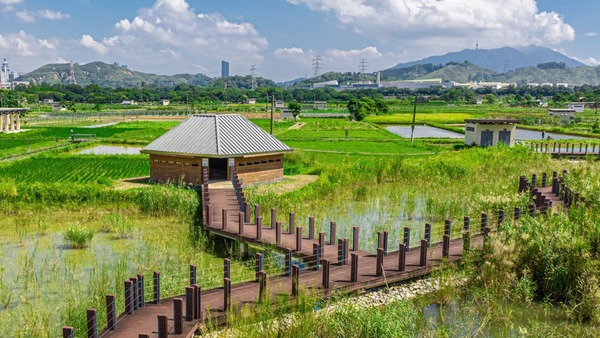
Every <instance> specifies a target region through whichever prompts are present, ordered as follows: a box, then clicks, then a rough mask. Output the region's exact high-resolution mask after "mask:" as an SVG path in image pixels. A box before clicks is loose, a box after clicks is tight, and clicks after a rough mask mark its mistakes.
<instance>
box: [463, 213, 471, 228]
mask: <svg viewBox="0 0 600 338" xmlns="http://www.w3.org/2000/svg"><path fill="white" fill-rule="evenodd" d="M463 230H464V231H470V230H471V217H469V216H465V217H463Z"/></svg>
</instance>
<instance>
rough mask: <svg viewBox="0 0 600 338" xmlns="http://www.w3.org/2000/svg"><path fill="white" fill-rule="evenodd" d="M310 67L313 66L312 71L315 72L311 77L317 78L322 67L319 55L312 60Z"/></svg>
mask: <svg viewBox="0 0 600 338" xmlns="http://www.w3.org/2000/svg"><path fill="white" fill-rule="evenodd" d="M312 66H313V70H314V71H315V72H314V73H313V76H314V77H317V76H319V74H320V71H321V66H322V63H321V55H317V56H315V58H314V59H313V62H312Z"/></svg>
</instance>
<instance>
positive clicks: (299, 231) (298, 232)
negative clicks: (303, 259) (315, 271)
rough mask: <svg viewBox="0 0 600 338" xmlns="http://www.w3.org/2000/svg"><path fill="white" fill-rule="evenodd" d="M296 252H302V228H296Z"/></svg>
mask: <svg viewBox="0 0 600 338" xmlns="http://www.w3.org/2000/svg"><path fill="white" fill-rule="evenodd" d="M296 251H298V252H300V251H302V227H297V228H296Z"/></svg>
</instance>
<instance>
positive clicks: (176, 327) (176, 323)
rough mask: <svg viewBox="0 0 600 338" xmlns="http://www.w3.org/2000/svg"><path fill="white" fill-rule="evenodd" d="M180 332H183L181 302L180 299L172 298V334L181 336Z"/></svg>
mask: <svg viewBox="0 0 600 338" xmlns="http://www.w3.org/2000/svg"><path fill="white" fill-rule="evenodd" d="M186 289H187V288H186ZM192 289H193V288H192ZM182 332H183V300H182V299H181V298H173V334H181V333H182Z"/></svg>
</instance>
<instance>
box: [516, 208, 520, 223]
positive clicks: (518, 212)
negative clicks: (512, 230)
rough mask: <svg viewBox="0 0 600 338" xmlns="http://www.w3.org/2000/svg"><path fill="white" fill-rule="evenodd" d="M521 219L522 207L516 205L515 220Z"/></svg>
mask: <svg viewBox="0 0 600 338" xmlns="http://www.w3.org/2000/svg"><path fill="white" fill-rule="evenodd" d="M519 219H521V208H519V207H515V221H518V220H519Z"/></svg>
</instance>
